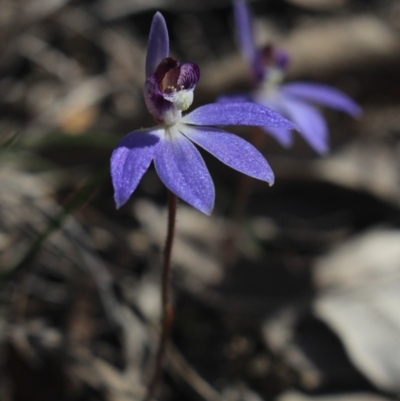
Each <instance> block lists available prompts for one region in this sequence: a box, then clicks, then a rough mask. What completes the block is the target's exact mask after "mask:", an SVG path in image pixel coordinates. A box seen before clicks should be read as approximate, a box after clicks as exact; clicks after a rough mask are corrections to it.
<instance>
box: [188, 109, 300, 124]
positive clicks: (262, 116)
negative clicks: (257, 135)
mask: <svg viewBox="0 0 400 401" xmlns="http://www.w3.org/2000/svg"><path fill="white" fill-rule="evenodd" d="M181 121H182V122H183V123H185V124H193V125H255V126H263V125H267V126H270V127H282V128H288V129H292V128H293V129H295V128H296V125H295V124H293V123H292V122H291V121H289V120H287V119H286V118H284V117H282V116H281V115H280V114H278V113H276V112H275V111H273V110H271V109H269V108H267V107H265V106H261V105H259V104H256V103H249V102H226V103H225V102H222V103H211V104H206V105H205V106H201V107H198V108H197V109H196V110H193V111H192V112H191V113H189V114H187V115H186V116H184V117H183V118H182V120H181Z"/></svg>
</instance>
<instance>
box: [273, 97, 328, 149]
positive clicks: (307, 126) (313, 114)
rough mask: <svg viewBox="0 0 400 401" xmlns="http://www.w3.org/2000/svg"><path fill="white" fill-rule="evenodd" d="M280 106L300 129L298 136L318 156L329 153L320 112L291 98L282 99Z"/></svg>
mask: <svg viewBox="0 0 400 401" xmlns="http://www.w3.org/2000/svg"><path fill="white" fill-rule="evenodd" d="M281 106H282V108H284V110H285V111H286V114H287V115H288V117H289V118H291V119H292V120H293V121H294V122H295V123H296V124H297V125H298V126H299V128H300V135H302V136H303V138H304V139H305V140H306V141H307V142H308V143H309V144H310V146H311V147H312V148H313V149H314V150H315V151H316V152H317V153H319V154H321V155H323V154H326V153H328V151H329V138H328V126H327V124H326V121H325V119H324V117H323V116H322V114H321V112H320V111H319V110H318V109H317V108H315V107H313V106H310V105H309V104H307V103H305V102H302V101H300V100H295V99H293V98H291V97H288V96H287V97H286V96H285V97H282V100H281Z"/></svg>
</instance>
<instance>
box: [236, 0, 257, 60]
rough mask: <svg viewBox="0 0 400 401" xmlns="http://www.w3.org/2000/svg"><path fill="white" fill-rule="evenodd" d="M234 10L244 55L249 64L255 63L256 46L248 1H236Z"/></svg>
mask: <svg viewBox="0 0 400 401" xmlns="http://www.w3.org/2000/svg"><path fill="white" fill-rule="evenodd" d="M233 12H234V15H235V23H236V31H237V37H238V40H239V46H240V50H241V51H242V55H243V57H244V59H245V60H246V61H247V62H248V63H249V65H253V63H254V60H255V56H256V48H255V45H254V37H253V27H252V24H251V17H250V12H249V9H248V8H247V5H246V1H244V0H236V1H234V2H233Z"/></svg>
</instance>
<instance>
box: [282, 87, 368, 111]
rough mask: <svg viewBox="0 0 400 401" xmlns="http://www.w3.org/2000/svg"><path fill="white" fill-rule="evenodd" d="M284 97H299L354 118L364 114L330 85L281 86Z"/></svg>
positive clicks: (352, 101)
mask: <svg viewBox="0 0 400 401" xmlns="http://www.w3.org/2000/svg"><path fill="white" fill-rule="evenodd" d="M281 91H282V93H283V94H284V95H290V96H295V97H299V98H301V99H304V100H310V101H313V102H317V103H320V104H322V105H324V106H328V107H332V108H333V109H336V110H340V111H343V112H345V113H348V114H350V115H352V116H354V117H357V116H359V115H360V114H361V113H362V109H361V107H360V106H359V105H358V104H357V103H356V102H354V100H352V99H351V98H350V97H349V96H347V95H346V94H344V93H343V92H341V91H339V90H337V89H335V88H332V87H331V86H328V85H322V84H316V83H312V82H293V83H289V84H285V85H282V86H281Z"/></svg>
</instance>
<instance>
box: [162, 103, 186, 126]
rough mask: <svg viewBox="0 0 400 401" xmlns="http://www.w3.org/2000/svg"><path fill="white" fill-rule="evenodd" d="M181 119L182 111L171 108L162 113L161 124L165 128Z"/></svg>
mask: <svg viewBox="0 0 400 401" xmlns="http://www.w3.org/2000/svg"><path fill="white" fill-rule="evenodd" d="M181 118H182V110H178V109H177V108H176V107H172V108H170V109H168V110H166V111H164V112H163V113H162V120H163V123H164V124H165V125H167V126H170V125H174V124H176V123H177V122H178V121H180V119H181Z"/></svg>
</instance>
